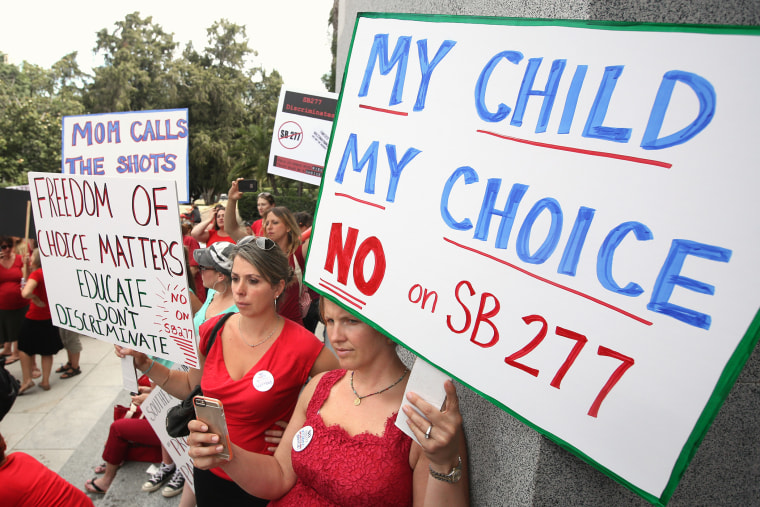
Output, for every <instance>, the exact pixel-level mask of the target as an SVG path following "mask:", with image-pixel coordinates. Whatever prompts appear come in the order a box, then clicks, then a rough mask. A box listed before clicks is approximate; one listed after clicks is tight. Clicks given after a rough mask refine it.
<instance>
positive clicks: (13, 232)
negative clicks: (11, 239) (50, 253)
mask: <svg viewBox="0 0 760 507" xmlns="http://www.w3.org/2000/svg"><path fill="white" fill-rule="evenodd" d="M29 202H30V201H29V191H28V190H12V189H8V188H0V216H2V217H3V220H2V221H0V235H3V236H16V237H18V238H24V237H26V234H27V232H28V233H29V237H30V238H33V237H34V220H32V216H31V215H30V216H29V231H27V230H26V229H27V227H26V217H27V209H28V208H27V207H28V205H29ZM29 213H31V211H29Z"/></svg>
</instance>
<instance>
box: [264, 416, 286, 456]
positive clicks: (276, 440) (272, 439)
mask: <svg viewBox="0 0 760 507" xmlns="http://www.w3.org/2000/svg"><path fill="white" fill-rule="evenodd" d="M275 424H276V425H277V426H279V427H280V428H282V429H281V430H266V431H265V432H264V435H265V437H264V441H265V442H267V443H269V444H275V445H274V446H269V447H267V450H268V451H269V452H274V451H276V450H277V447H279V445H280V441H281V440H282V435H283V433H285V428H287V427H288V423H287V421H277V422H276V423H275Z"/></svg>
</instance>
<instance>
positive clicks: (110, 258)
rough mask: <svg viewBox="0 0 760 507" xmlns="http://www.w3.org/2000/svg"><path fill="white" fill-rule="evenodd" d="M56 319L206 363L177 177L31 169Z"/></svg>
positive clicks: (151, 351) (71, 326) (154, 351)
mask: <svg viewBox="0 0 760 507" xmlns="http://www.w3.org/2000/svg"><path fill="white" fill-rule="evenodd" d="M29 187H30V193H31V200H32V211H33V212H34V219H35V223H36V224H37V244H38V248H39V250H40V259H41V260H42V268H43V272H44V275H45V286H46V288H47V295H48V299H49V302H50V313H51V315H52V318H53V324H55V325H56V326H59V327H62V328H66V329H73V330H75V331H77V332H79V333H82V334H85V335H87V336H91V337H93V338H97V339H99V340H103V341H107V342H110V343H114V344H118V345H121V346H123V347H128V348H131V349H135V350H139V351H141V352H145V353H146V354H149V355H151V356H155V357H160V358H165V359H169V360H171V361H174V362H175V363H181V364H186V365H187V366H191V367H197V366H198V355H197V351H196V338H195V332H194V330H193V321H192V312H191V309H190V300H189V299H188V289H187V275H186V270H187V267H186V264H185V258H184V246H183V243H182V234H181V231H180V225H179V214H178V213H177V193H176V191H175V188H174V182H173V181H165V180H149V182H145V181H143V180H136V179H133V180H124V179H122V178H119V177H117V178H111V177H105V176H103V177H85V176H70V175H65V174H64V175H59V174H51V173H33V172H32V173H29Z"/></svg>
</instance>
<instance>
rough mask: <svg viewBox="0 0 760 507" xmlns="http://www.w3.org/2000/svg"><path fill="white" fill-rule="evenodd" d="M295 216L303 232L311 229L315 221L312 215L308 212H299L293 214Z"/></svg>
mask: <svg viewBox="0 0 760 507" xmlns="http://www.w3.org/2000/svg"><path fill="white" fill-rule="evenodd" d="M293 216H294V217H295V219H296V222H297V223H298V228H299V229H301V231H302V232H303V231H305V230H307V229H309V228H311V223H312V221H313V218H312V216H311V213H309V212H308V211H297V212H295V213H293Z"/></svg>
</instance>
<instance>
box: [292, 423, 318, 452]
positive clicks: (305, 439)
mask: <svg viewBox="0 0 760 507" xmlns="http://www.w3.org/2000/svg"><path fill="white" fill-rule="evenodd" d="M313 436H314V428H312V427H311V426H304V427H303V428H301V429H300V430H298V433H296V434H295V435H294V436H293V450H294V451H296V452H301V451H303V450H304V449H306V446H307V445H309V443H310V442H311V437H313Z"/></svg>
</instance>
